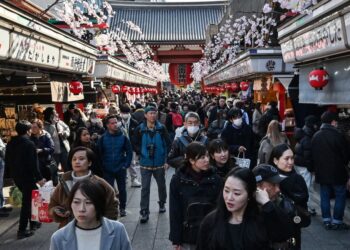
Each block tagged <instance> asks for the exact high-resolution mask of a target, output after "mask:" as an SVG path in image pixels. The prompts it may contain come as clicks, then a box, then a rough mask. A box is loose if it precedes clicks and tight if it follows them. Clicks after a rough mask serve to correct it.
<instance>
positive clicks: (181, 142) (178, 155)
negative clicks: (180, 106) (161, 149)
mask: <svg viewBox="0 0 350 250" xmlns="http://www.w3.org/2000/svg"><path fill="white" fill-rule="evenodd" d="M194 141H196V142H200V143H202V144H204V145H205V146H206V145H207V144H208V138H207V137H206V136H205V135H202V134H201V130H200V118H199V115H198V114H197V113H195V112H189V113H187V115H186V116H185V123H184V130H183V132H182V135H181V136H180V137H178V138H176V139H175V140H174V142H173V144H172V147H171V150H170V152H169V154H168V160H167V163H168V164H169V165H170V166H172V167H174V168H178V167H179V166H181V165H182V162H183V160H184V158H185V151H186V148H187V146H188V144H190V143H191V142H194Z"/></svg>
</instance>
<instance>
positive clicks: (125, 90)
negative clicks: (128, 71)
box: [120, 85, 128, 93]
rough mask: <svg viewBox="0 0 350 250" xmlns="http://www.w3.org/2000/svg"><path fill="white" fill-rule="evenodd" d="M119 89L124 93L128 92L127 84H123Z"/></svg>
mask: <svg viewBox="0 0 350 250" xmlns="http://www.w3.org/2000/svg"><path fill="white" fill-rule="evenodd" d="M120 90H121V91H122V93H126V92H128V86H125V85H123V86H122V87H121V88H120Z"/></svg>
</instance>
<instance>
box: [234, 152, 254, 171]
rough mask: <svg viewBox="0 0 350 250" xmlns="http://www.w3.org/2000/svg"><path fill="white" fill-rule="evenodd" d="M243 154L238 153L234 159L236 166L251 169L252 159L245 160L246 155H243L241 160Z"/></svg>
mask: <svg viewBox="0 0 350 250" xmlns="http://www.w3.org/2000/svg"><path fill="white" fill-rule="evenodd" d="M240 155H241V153H238V155H237V157H234V158H235V160H236V165H237V166H238V167H241V168H249V167H250V159H248V158H245V153H244V152H243V153H242V156H243V158H240Z"/></svg>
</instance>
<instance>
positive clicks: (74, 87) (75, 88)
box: [69, 80, 83, 95]
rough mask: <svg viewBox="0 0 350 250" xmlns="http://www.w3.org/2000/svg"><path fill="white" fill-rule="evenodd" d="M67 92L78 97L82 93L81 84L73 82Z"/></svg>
mask: <svg viewBox="0 0 350 250" xmlns="http://www.w3.org/2000/svg"><path fill="white" fill-rule="evenodd" d="M69 91H70V92H71V93H73V95H79V94H81V93H82V92H83V84H82V83H81V82H79V81H76V80H73V81H71V82H70V83H69Z"/></svg>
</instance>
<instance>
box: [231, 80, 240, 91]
mask: <svg viewBox="0 0 350 250" xmlns="http://www.w3.org/2000/svg"><path fill="white" fill-rule="evenodd" d="M237 90H239V86H238V83H236V82H234V83H231V91H232V92H236V91H237Z"/></svg>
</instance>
